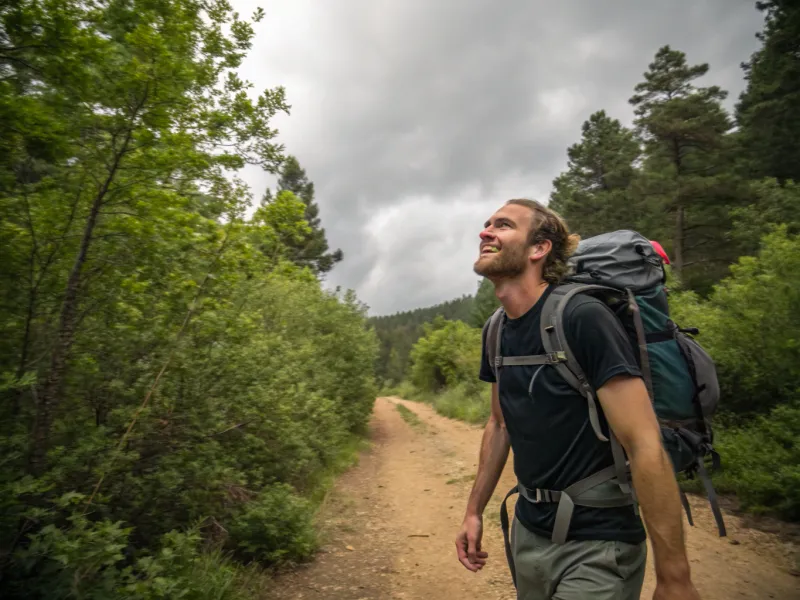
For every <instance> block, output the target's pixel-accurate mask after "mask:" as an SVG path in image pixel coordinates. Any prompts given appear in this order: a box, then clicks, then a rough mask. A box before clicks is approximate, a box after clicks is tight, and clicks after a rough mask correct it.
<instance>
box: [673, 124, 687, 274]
mask: <svg viewBox="0 0 800 600" xmlns="http://www.w3.org/2000/svg"><path fill="white" fill-rule="evenodd" d="M672 150H673V162H674V164H675V203H674V206H675V241H674V243H673V245H674V248H673V249H672V254H673V260H672V269H673V270H674V271H675V275H677V277H678V280H679V281H682V280H681V275H682V274H683V241H684V235H685V231H686V225H685V222H684V221H685V216H686V215H685V207H684V206H683V199H682V198H681V175H682V174H683V173H682V172H683V165H682V161H681V148H680V144H679V143H678V139H677V138H675V139H673V140H672Z"/></svg>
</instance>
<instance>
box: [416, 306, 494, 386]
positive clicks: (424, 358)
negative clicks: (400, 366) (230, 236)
mask: <svg viewBox="0 0 800 600" xmlns="http://www.w3.org/2000/svg"><path fill="white" fill-rule="evenodd" d="M480 353H481V330H480V329H477V328H473V327H470V326H469V325H467V324H466V323H464V322H463V321H445V320H444V319H441V318H437V319H436V320H434V321H433V323H432V324H426V326H425V335H424V336H423V337H422V338H420V339H419V340H418V341H417V343H416V344H415V345H414V347H413V348H412V350H411V361H412V364H411V374H410V380H411V382H412V383H413V384H414V385H415V386H416V387H417V388H419V389H420V390H422V391H426V392H440V391H442V390H443V389H444V388H445V387H452V386H455V385H458V384H459V383H462V382H468V381H469V380H470V379H475V378H476V377H477V373H478V368H479V366H480Z"/></svg>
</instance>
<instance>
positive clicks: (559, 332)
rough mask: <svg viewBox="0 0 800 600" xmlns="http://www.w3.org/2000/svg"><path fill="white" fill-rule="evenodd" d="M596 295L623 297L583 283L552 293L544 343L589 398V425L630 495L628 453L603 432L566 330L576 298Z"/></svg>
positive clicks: (545, 314)
mask: <svg viewBox="0 0 800 600" xmlns="http://www.w3.org/2000/svg"><path fill="white" fill-rule="evenodd" d="M593 291H598V292H599V291H602V292H611V293H613V294H620V291H619V290H617V289H614V288H611V287H608V286H604V285H592V284H582V283H569V284H565V285H561V286H559V287H557V288H555V289H554V290H553V291H552V292H551V293H550V296H549V297H548V298H547V300H546V301H545V304H544V306H543V307H542V318H541V334H542V343H543V344H544V348H545V351H547V352H548V353H557V355H559V356H561V357H562V361H561V362H559V363H557V364H555V365H553V366H554V367H555V368H556V369H557V370H558V373H559V374H560V375H561V376H562V377H563V378H564V380H565V381H566V382H567V383H569V385H571V386H572V387H573V388H575V390H577V391H578V393H580V394H581V396H583V397H584V398H586V403H587V407H588V409H589V422H590V423H591V425H592V430H594V434H595V435H596V436H597V438H598V439H599V440H600V441H603V442H608V441H610V442H611V452H612V454H613V457H614V467H615V471H616V475H617V481H618V483H619V485H620V488H622V490H623V491H625V492H628V491H630V489H631V488H630V487H629V484H628V474H627V461H626V460H625V452H624V450H623V448H622V446H621V445H620V443H619V441H618V440H617V438H616V436H615V435H614V434H613V432H611V439H610V440H609V438H608V437H606V436H605V435H604V434H603V432H602V430H601V429H600V417H599V415H598V412H597V401H596V400H595V390H594V389H593V388H592V385H591V383H589V380H588V378H587V377H586V374H585V373H584V371H583V368H582V367H581V365H580V363H579V362H578V360H577V358H575V354H574V352H573V351H572V349H571V348H570V346H569V342H568V341H567V335H566V330H565V328H564V310H565V309H566V307H567V303H568V302H569V301H570V300H571V299H572V298H574V297H575V295H576V294H580V293H584V292H593ZM609 310H610V309H609Z"/></svg>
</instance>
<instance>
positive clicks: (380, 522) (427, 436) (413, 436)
mask: <svg viewBox="0 0 800 600" xmlns="http://www.w3.org/2000/svg"><path fill="white" fill-rule="evenodd" d="M396 404H401V405H404V406H406V407H407V408H408V409H410V410H411V411H413V412H414V413H415V414H416V415H417V416H418V417H419V421H420V423H419V424H418V425H412V424H409V423H408V422H406V421H405V420H404V419H403V417H402V416H401V414H400V412H399V411H398V409H397V406H396ZM370 427H371V439H372V448H371V449H370V450H369V451H367V452H365V453H364V454H363V455H362V457H361V460H360V462H359V464H358V466H356V467H354V468H353V469H351V470H350V471H349V472H347V473H346V474H344V475H343V476H342V477H341V478H340V480H339V481H338V482H337V484H336V486H335V488H334V490H333V491H332V492H331V494H330V497H329V499H328V501H327V502H326V505H325V506H324V508H323V510H322V511H321V519H322V522H321V527H322V531H323V535H324V536H325V540H326V543H325V546H324V547H323V549H322V552H321V553H320V554H319V556H318V557H317V559H316V560H315V561H314V562H312V563H310V564H309V565H306V566H303V567H300V568H298V569H296V570H294V571H292V572H290V573H287V574H285V575H282V576H280V577H278V578H277V579H276V580H275V581H274V582H273V584H272V586H271V589H270V590H265V591H264V596H263V597H264V598H265V599H269V600H290V599H291V600H296V599H313V600H317V599H320V600H321V599H323V598H325V599H326V600H327V599H330V600H345V599H347V600H362V599H370V600H372V599H381V600H384V599H399V598H403V599H417V598H419V599H425V600H446V599H450V598H453V599H455V598H459V599H461V598H481V599H487V600H494V599H509V600H513V599H514V598H515V594H514V589H513V586H512V584H511V579H510V576H509V573H508V567H507V565H506V561H505V555H504V552H503V537H502V533H501V531H500V525H499V510H500V501H501V500H502V498H503V496H504V495H505V492H506V491H507V490H508V489H509V488H510V487H511V486H512V485H513V483H514V479H513V471H512V468H511V460H509V462H508V464H507V465H506V469H505V471H504V473H503V476H502V478H501V481H500V484H499V485H498V487H497V491H496V493H495V495H494V497H493V498H492V500H491V502H490V503H489V506H488V507H487V509H486V513H485V515H484V542H483V544H484V549H485V550H487V551H488V552H489V562H488V564H487V566H486V567H485V568H484V569H483V570H482V571H481V572H479V573H477V574H474V573H471V572H469V571H467V570H466V569H464V568H463V567H462V566H461V564H460V563H459V562H458V560H457V558H456V554H455V545H454V538H455V534H456V532H457V531H458V527H459V525H460V523H461V519H462V518H463V514H464V506H465V503H466V498H467V495H468V493H469V490H470V487H471V485H472V478H473V477H474V473H475V469H476V465H477V454H478V447H479V444H480V438H481V429H480V428H478V427H474V426H470V425H468V424H466V423H462V422H460V421H455V420H451V419H447V418H444V417H442V416H440V415H438V414H436V413H435V412H434V411H433V409H432V408H431V407H429V406H427V405H423V404H419V403H415V402H408V401H404V400H400V399H398V398H379V399H378V400H377V401H376V403H375V411H374V413H373V416H372V420H371V424H370ZM515 499H516V496H515V497H513V498H512V500H511V501H510V503H509V511H512V510H513V502H514V500H515ZM690 501H691V503H692V507H693V511H692V512H693V515H694V517H695V527H688V525H687V538H688V541H687V543H688V548H689V555H690V560H691V562H692V569H693V576H694V580H695V582H696V585H697V587H698V589H699V591H700V594H701V597H702V598H703V599H704V600H723V599H725V600H728V599H752V600H761V599H767V598H772V599H775V600H789V599H795V598H798V597H800V594H798V592H797V590H798V588H799V587H800V579H798V578H797V577H794V576H792V575H791V574H790V570H791V568H792V566H793V565H792V564H791V559H790V558H789V557H790V556H791V555H793V553H794V552H795V551H796V550H795V549H794V548H792V547H791V545H790V544H785V543H781V542H779V541H778V540H777V538H776V537H775V536H773V535H770V534H766V533H762V532H758V531H755V530H751V529H747V528H745V527H743V526H742V524H741V521H740V520H739V519H737V518H736V517H735V516H732V515H730V514H726V515H725V516H726V524H727V525H728V532H729V533H728V536H729V537H728V538H727V539H720V538H719V537H718V536H717V535H716V531H715V529H714V524H713V519H711V516H710V511H709V510H708V505H707V504H706V503H705V500H704V499H702V498H691V500H690ZM651 557H652V554H651ZM653 583H654V579H653V570H652V560H651V559H650V560H648V573H647V579H646V582H645V590H644V593H643V594H642V598H648V599H649V598H651V597H652V593H653Z"/></svg>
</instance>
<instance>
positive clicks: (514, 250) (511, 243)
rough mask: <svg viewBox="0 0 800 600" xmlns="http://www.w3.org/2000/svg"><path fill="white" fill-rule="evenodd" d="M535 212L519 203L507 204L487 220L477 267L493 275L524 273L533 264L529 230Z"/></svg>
mask: <svg viewBox="0 0 800 600" xmlns="http://www.w3.org/2000/svg"><path fill="white" fill-rule="evenodd" d="M532 221H533V212H532V211H531V210H530V209H529V208H527V207H525V206H519V205H516V204H506V205H504V206H503V207H502V208H501V209H500V210H498V211H497V212H495V213H494V214H493V215H492V216H491V217H490V218H489V220H488V221H486V224H485V227H484V229H483V231H481V233H480V238H481V242H480V247H479V252H480V255H479V256H478V260H476V261H475V264H474V265H473V269H474V271H475V273H477V274H478V275H482V276H484V277H488V278H489V279H497V278H510V277H516V276H518V275H521V274H522V273H523V272H524V271H525V269H527V268H528V267H529V265H530V264H531V261H530V260H529V253H530V250H531V247H530V246H529V245H528V231H529V229H530V227H531V225H532Z"/></svg>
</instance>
